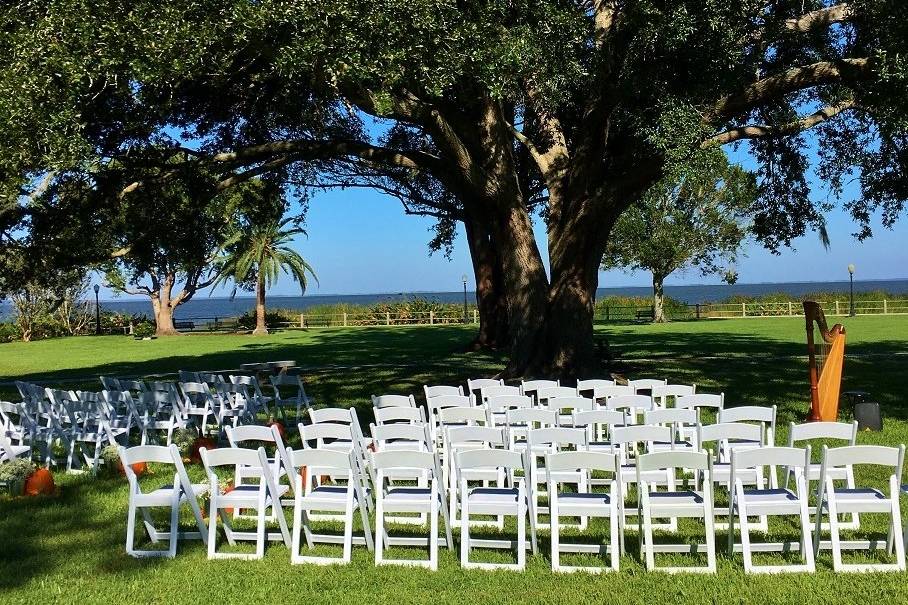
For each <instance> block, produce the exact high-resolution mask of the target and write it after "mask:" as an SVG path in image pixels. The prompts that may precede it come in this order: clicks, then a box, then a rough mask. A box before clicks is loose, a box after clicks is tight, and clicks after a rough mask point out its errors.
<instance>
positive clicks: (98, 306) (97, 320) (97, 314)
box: [95, 284, 101, 335]
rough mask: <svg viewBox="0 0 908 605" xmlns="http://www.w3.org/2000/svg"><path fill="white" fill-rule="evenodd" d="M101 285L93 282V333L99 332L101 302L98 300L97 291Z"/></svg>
mask: <svg viewBox="0 0 908 605" xmlns="http://www.w3.org/2000/svg"><path fill="white" fill-rule="evenodd" d="M100 291H101V286H99V285H98V284H95V334H98V335H100V334H101V303H100V302H98V292H100Z"/></svg>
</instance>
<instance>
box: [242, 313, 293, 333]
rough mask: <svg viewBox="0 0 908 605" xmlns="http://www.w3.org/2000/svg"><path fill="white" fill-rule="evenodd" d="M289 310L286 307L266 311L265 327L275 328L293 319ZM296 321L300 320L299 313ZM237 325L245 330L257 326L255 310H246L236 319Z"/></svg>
mask: <svg viewBox="0 0 908 605" xmlns="http://www.w3.org/2000/svg"><path fill="white" fill-rule="evenodd" d="M286 314H287V311H286V310H284V309H275V310H273V311H265V327H267V328H268V329H269V330H274V329H276V328H280V327H281V326H282V325H284V324H285V323H287V322H288V321H293V320H292V319H288V318H287V316H286ZM296 321H299V314H296ZM236 324H237V327H239V328H242V329H244V330H252V329H254V328H255V311H246V312H245V313H243V314H242V315H240V316H239V317H238V318H237V320H236Z"/></svg>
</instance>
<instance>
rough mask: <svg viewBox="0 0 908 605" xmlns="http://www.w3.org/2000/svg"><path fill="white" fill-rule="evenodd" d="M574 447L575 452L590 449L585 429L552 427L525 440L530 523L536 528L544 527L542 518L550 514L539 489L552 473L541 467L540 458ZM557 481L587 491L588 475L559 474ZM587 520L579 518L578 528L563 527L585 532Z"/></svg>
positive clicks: (537, 430) (532, 432) (533, 431)
mask: <svg viewBox="0 0 908 605" xmlns="http://www.w3.org/2000/svg"><path fill="white" fill-rule="evenodd" d="M566 447H568V448H573V449H574V450H581V451H585V450H586V449H587V436H586V431H585V430H583V429H574V428H568V427H559V426H550V427H545V428H539V429H530V430H529V431H527V441H526V454H525V456H526V462H527V469H528V473H527V477H528V479H529V480H528V481H527V495H528V496H529V501H530V520H531V522H532V523H533V526H534V527H535V528H536V529H539V528H541V527H544V526H545V525H544V524H543V523H541V522H540V520H539V515H540V513H542V514H547V513H548V512H549V508H548V506H541V505H540V504H539V500H540V498H541V496H542V495H543V493H542V489H540V486H543V488H544V487H545V486H547V485H548V484H549V479H550V475H551V474H552V471H550V470H549V469H548V468H547V467H545V466H540V465H539V458H543V459H544V458H545V457H546V456H547V455H549V454H554V453H556V452H560V451H562V449H564V448H566ZM555 478H556V479H557V482H558V483H559V484H561V483H570V484H573V485H576V486H577V491H581V492H582V491H586V490H587V488H588V485H587V483H586V479H587V476H586V473H565V472H559V473H557V474H556V477H555ZM586 526H587V519H586V517H581V518H580V524H579V525H570V526H568V525H565V526H564V527H579V528H580V529H586Z"/></svg>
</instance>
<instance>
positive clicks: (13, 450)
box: [0, 425, 32, 462]
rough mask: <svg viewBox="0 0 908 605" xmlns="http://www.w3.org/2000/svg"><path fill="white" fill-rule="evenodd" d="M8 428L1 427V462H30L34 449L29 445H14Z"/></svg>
mask: <svg viewBox="0 0 908 605" xmlns="http://www.w3.org/2000/svg"><path fill="white" fill-rule="evenodd" d="M10 432H11V431H9V430H8V429H7V427H5V426H2V425H0V462H9V461H11V460H15V459H16V458H22V459H25V460H30V459H31V457H32V448H31V446H28V445H13V442H12V440H11V439H10V435H9V433H10Z"/></svg>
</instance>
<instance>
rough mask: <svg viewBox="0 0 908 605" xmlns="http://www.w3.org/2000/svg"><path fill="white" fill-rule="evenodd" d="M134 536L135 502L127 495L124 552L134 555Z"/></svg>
mask: <svg viewBox="0 0 908 605" xmlns="http://www.w3.org/2000/svg"><path fill="white" fill-rule="evenodd" d="M135 537H136V504H135V502H134V501H133V499H132V494H130V497H129V518H128V519H127V521H126V554H128V555H130V556H136V554H135Z"/></svg>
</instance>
